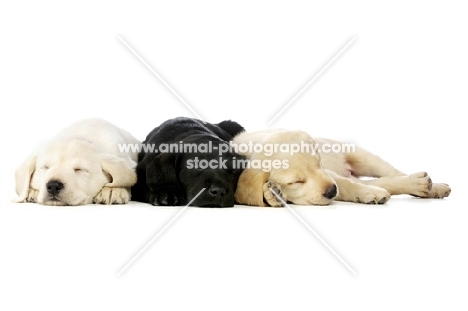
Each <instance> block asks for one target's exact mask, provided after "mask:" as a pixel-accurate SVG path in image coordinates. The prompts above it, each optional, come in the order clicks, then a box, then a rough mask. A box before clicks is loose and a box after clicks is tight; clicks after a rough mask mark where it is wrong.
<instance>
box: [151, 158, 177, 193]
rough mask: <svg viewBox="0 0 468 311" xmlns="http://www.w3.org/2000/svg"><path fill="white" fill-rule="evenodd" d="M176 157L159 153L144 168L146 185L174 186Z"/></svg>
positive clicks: (175, 180) (175, 181)
mask: <svg viewBox="0 0 468 311" xmlns="http://www.w3.org/2000/svg"><path fill="white" fill-rule="evenodd" d="M177 160H178V156H177V155H176V154H174V153H161V154H159V155H158V156H156V157H154V158H153V159H152V160H151V162H149V163H148V165H147V166H146V184H147V185H152V184H153V185H155V184H176V183H178V182H179V179H178V178H177Z"/></svg>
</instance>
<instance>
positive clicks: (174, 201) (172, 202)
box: [149, 190, 186, 206]
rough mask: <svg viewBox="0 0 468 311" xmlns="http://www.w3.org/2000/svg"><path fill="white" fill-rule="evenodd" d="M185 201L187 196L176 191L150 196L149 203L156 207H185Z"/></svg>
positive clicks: (161, 192)
mask: <svg viewBox="0 0 468 311" xmlns="http://www.w3.org/2000/svg"><path fill="white" fill-rule="evenodd" d="M185 201H186V199H185V196H184V195H183V194H182V193H180V192H179V191H174V190H160V191H157V192H155V193H151V194H150V196H149V202H150V203H151V204H153V205H156V206H180V205H184V204H185Z"/></svg>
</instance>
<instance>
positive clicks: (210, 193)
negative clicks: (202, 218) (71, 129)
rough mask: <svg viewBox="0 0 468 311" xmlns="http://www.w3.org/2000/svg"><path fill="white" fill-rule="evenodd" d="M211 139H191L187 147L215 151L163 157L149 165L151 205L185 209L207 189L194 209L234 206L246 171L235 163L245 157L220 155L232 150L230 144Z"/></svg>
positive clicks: (170, 154)
mask: <svg viewBox="0 0 468 311" xmlns="http://www.w3.org/2000/svg"><path fill="white" fill-rule="evenodd" d="M194 136H195V135H194ZM208 138H210V139H206V137H191V138H190V139H186V140H185V141H184V143H186V144H189V143H196V144H197V145H198V146H200V145H201V144H206V145H208V144H209V143H210V144H211V146H212V148H211V151H209V150H207V152H182V153H162V154H159V155H158V156H157V157H155V158H154V159H153V160H152V161H151V162H150V163H148V165H147V168H146V183H147V187H148V189H149V191H150V192H151V194H150V195H149V196H148V197H149V201H150V202H151V203H153V201H155V202H154V203H153V204H162V205H185V204H187V203H189V202H190V201H191V200H192V199H193V198H195V196H197V194H199V192H200V191H201V190H202V189H203V188H205V190H204V191H203V192H202V193H201V194H200V195H199V196H197V198H196V199H195V200H194V201H193V202H192V203H191V206H199V207H232V206H234V193H235V188H236V185H237V181H238V179H239V175H240V173H241V171H242V170H241V169H238V168H235V166H234V164H233V163H234V161H235V159H236V158H240V159H242V158H243V157H242V156H240V155H238V154H236V153H232V152H230V151H227V152H222V153H220V152H219V148H220V146H221V145H223V146H224V147H225V148H226V149H228V147H229V145H228V143H226V142H223V141H220V140H219V139H215V138H213V137H208Z"/></svg>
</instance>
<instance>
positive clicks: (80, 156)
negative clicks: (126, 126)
mask: <svg viewBox="0 0 468 311" xmlns="http://www.w3.org/2000/svg"><path fill="white" fill-rule="evenodd" d="M138 143H139V141H138V140H137V139H136V138H134V137H133V136H132V135H131V134H130V133H128V132H127V131H125V130H123V129H120V128H118V127H117V126H115V125H113V124H111V123H109V122H107V121H104V120H101V119H85V120H81V121H78V122H76V123H74V124H73V125H71V126H69V127H67V128H65V129H63V130H62V131H60V132H59V133H58V134H57V135H56V136H54V137H53V138H52V139H50V140H48V141H46V142H45V143H43V144H41V145H40V146H39V147H38V148H36V150H35V151H34V152H33V153H32V154H31V155H30V156H29V157H28V158H27V159H26V161H24V163H23V164H22V165H21V166H20V167H19V168H18V169H17V170H16V173H15V179H16V192H17V194H18V198H17V199H16V200H15V202H37V203H41V204H45V205H82V204H89V203H103V204H114V203H116V204H122V203H127V202H128V201H129V200H130V187H131V186H132V185H134V184H135V183H136V173H135V167H136V162H137V157H138V155H137V153H125V152H120V150H119V144H138Z"/></svg>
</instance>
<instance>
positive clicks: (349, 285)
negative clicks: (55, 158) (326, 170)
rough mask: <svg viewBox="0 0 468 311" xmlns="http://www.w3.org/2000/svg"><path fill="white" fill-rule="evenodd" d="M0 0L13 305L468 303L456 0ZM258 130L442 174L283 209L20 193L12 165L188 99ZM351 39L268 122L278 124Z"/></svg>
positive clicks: (144, 127)
mask: <svg viewBox="0 0 468 311" xmlns="http://www.w3.org/2000/svg"><path fill="white" fill-rule="evenodd" d="M10 3H14V4H6V3H5V2H2V4H1V5H0V34H1V36H0V40H1V41H0V47H1V49H0V56H1V57H0V87H1V91H0V103H1V105H2V109H3V113H2V114H1V116H0V118H1V126H2V129H1V135H2V136H1V137H2V152H1V154H2V155H1V157H2V158H1V163H3V165H2V166H1V167H0V170H1V186H2V188H1V189H2V192H1V198H0V200H1V201H0V202H1V203H0V204H1V206H0V249H1V255H0V296H1V298H0V309H2V310H38V309H44V310H46V309H47V310H192V309H203V310H277V309H278V310H313V309H314V310H353V309H356V310H422V309H429V308H432V309H438V310H466V308H467V307H468V302H467V299H466V292H467V289H468V288H467V287H468V285H467V284H468V253H467V251H466V248H467V237H468V226H467V225H466V218H467V216H468V212H467V207H466V203H465V200H463V199H464V198H463V196H464V194H465V192H466V189H464V188H463V187H464V186H465V185H466V182H465V178H466V173H467V169H466V167H467V165H466V163H465V162H466V154H465V151H464V150H465V149H464V148H463V146H464V145H465V135H466V134H465V133H466V130H467V126H466V113H464V112H462V110H461V109H462V107H463V106H466V104H467V91H466V90H467V82H468V81H467V80H468V78H467V77H468V76H467V71H468V58H467V57H466V55H468V43H467V40H468V37H467V33H466V29H468V20H467V19H466V9H465V7H464V6H463V5H462V4H463V1H444V2H438V3H437V2H431V3H428V2H427V1H391V2H388V3H387V4H380V3H379V4H377V2H376V1H358V2H354V1H353V2H351V1H327V2H326V4H319V3H316V2H313V1H283V2H279V1H235V2H234V1H233V2H222V3H221V2H220V1H154V2H152V3H151V4H150V3H147V2H141V1H128V2H123V1H109V2H98V1H81V2H79V3H76V4H73V5H70V4H64V2H63V1H62V2H59V1H57V2H43V1H41V2H35V1H29V2H27V1H15V2H13V1H10ZM119 36H121V37H122V38H123V39H125V40H126V41H127V42H128V43H129V44H130V45H131V46H132V47H133V48H134V49H135V50H136V51H137V52H138V53H139V54H140V55H141V56H142V57H143V58H144V59H145V60H146V61H147V62H148V63H149V64H150V65H151V66H152V67H153V68H154V70H156V72H158V73H159V74H160V75H161V76H162V77H163V78H164V79H165V80H166V81H167V82H168V83H169V84H170V85H171V86H172V87H173V88H174V89H175V90H176V91H177V93H178V94H180V96H182V98H184V99H185V100H186V101H187V102H188V103H189V104H190V105H191V106H192V107H193V108H194V109H195V110H196V111H197V112H198V113H199V114H200V116H201V117H203V118H204V119H205V120H206V121H209V122H219V121H222V120H225V119H232V120H235V121H238V122H239V123H241V124H242V125H243V126H244V127H245V128H246V129H247V130H257V129H264V128H268V127H283V128H289V129H303V130H306V131H308V132H309V133H311V134H312V135H314V136H324V137H330V138H335V139H341V140H346V141H350V142H354V143H357V144H359V145H361V146H363V147H365V148H367V149H369V150H371V151H373V152H375V153H377V154H379V155H380V156H381V157H383V158H384V159H386V160H388V161H389V162H391V163H393V164H394V165H395V166H397V167H398V168H400V169H401V170H404V171H407V172H408V173H412V172H417V171H421V170H426V171H428V172H429V173H430V175H431V177H432V179H433V181H441V182H446V183H449V184H450V185H451V187H452V194H451V196H450V197H449V198H447V199H444V200H420V199H414V198H412V197H409V196H401V197H393V198H392V199H391V200H390V201H389V202H388V203H387V204H385V205H383V206H365V205H358V204H349V203H333V204H332V205H330V206H328V207H297V208H296V211H297V213H298V214H299V215H300V216H301V217H303V218H304V220H305V221H306V222H307V223H308V224H309V225H310V226H312V227H313V228H315V230H316V231H317V233H319V234H320V235H321V236H322V237H323V238H324V239H325V240H326V241H328V243H329V244H330V245H331V247H333V248H334V249H335V250H336V251H337V252H338V253H339V254H340V255H341V256H342V257H343V259H344V260H346V261H347V262H348V263H349V265H350V266H351V267H353V269H355V270H356V272H357V276H354V275H353V274H352V273H350V271H348V270H347V269H346V267H345V266H343V265H342V264H341V263H340V262H339V261H338V260H337V259H336V258H335V257H334V256H333V255H332V254H331V253H330V252H329V251H328V250H327V249H326V248H324V247H323V245H322V244H320V242H318V240H317V239H316V238H315V237H314V236H313V235H312V234H311V233H310V232H309V231H308V230H307V229H306V228H305V227H304V226H303V225H302V224H301V223H300V222H299V221H298V220H297V219H296V218H295V217H294V216H293V215H292V214H291V213H290V212H289V211H288V210H287V209H272V208H265V209H262V208H248V207H243V206H237V207H235V208H233V209H197V208H189V209H187V210H186V211H185V212H184V213H183V214H182V215H181V216H180V218H178V219H177V221H176V222H174V223H173V224H172V226H171V227H170V228H169V229H168V230H167V231H165V232H164V233H163V234H162V235H161V236H160V237H159V238H158V239H157V240H156V241H155V243H154V244H152V245H151V246H150V247H149V248H148V249H147V250H146V252H145V253H143V254H142V255H141V256H140V257H139V258H138V260H136V261H135V262H134V264H133V265H132V266H130V268H129V269H128V270H126V271H125V272H124V273H123V274H122V275H121V276H117V273H118V272H119V270H120V269H121V268H123V266H124V265H125V264H126V263H127V262H128V261H129V260H130V259H131V258H132V257H133V255H135V254H136V253H137V252H138V251H139V250H140V249H141V248H142V247H143V246H144V245H145V244H146V243H147V242H149V241H150V239H151V238H152V237H153V236H154V235H155V234H156V233H157V232H158V231H159V230H161V229H162V228H163V227H164V226H165V225H166V224H167V223H168V222H169V221H170V219H171V218H172V217H173V216H174V215H175V214H176V213H177V212H178V211H180V208H157V207H152V206H150V205H146V204H137V203H132V204H130V205H126V206H110V207H107V206H92V205H89V206H82V207H65V208H63V207H60V208H59V207H44V206H40V205H35V204H12V203H10V200H11V199H13V198H14V197H15V193H14V180H13V172H14V170H15V168H16V167H17V166H18V165H19V164H20V162H21V161H22V160H23V159H24V158H25V157H26V155H27V154H28V153H29V152H30V151H31V149H32V148H33V146H35V145H36V144H37V143H38V142H40V141H41V140H42V139H45V138H47V137H49V136H51V135H53V134H54V133H55V132H57V131H58V130H59V129H61V128H62V127H64V126H66V125H68V124H70V123H71V122H73V121H75V120H78V119H81V118H83V117H102V118H105V119H107V120H109V121H111V122H113V123H115V124H117V125H119V126H121V127H123V128H125V129H127V130H129V131H130V132H132V133H133V134H134V135H135V136H136V137H138V138H139V139H144V137H145V135H146V134H147V133H148V132H149V131H150V130H151V129H153V128H154V127H155V126H157V125H159V124H160V123H161V122H163V121H165V120H167V119H169V118H172V117H176V116H189V117H192V116H193V114H191V113H190V111H189V110H188V109H186V107H184V105H183V104H182V103H181V102H180V101H179V100H178V99H177V98H176V97H175V96H174V95H173V94H172V93H171V92H170V91H169V90H168V89H167V88H166V87H165V86H164V85H163V84H162V83H161V82H160V81H159V80H157V79H156V78H155V77H154V76H153V75H152V74H151V72H150V71H149V70H148V69H147V68H145V67H144V65H142V63H141V62H140V61H139V60H138V59H137V58H136V57H135V56H134V55H133V54H132V53H131V52H130V51H129V50H128V49H127V48H126V47H125V46H124V45H123V44H122V42H120V41H119V39H118V37H119ZM353 37H356V40H355V42H354V43H353V44H352V45H351V46H350V47H349V48H348V49H347V50H346V51H345V52H344V53H343V54H342V55H341V56H340V57H339V58H338V59H337V60H336V61H335V62H334V63H333V64H332V65H331V66H330V67H329V68H328V69H327V70H326V71H325V72H324V73H323V74H322V75H321V76H320V77H319V78H318V79H317V80H316V81H315V82H314V83H313V84H312V85H311V86H310V88H309V89H307V91H306V92H304V93H303V94H302V95H301V96H300V97H299V98H298V99H297V100H296V101H295V102H294V103H293V104H292V105H291V106H290V107H289V109H287V110H286V112H285V113H284V114H282V115H281V116H280V117H279V118H278V119H277V120H276V121H275V122H274V123H273V124H272V125H268V124H267V123H268V121H269V120H271V118H273V116H274V115H275V114H276V113H277V112H278V111H279V110H280V109H281V108H282V107H283V106H284V105H285V104H286V103H287V102H288V101H289V100H290V99H291V98H292V97H293V96H294V95H295V94H297V92H299V90H300V89H301V88H302V87H303V86H304V85H306V84H307V82H309V81H310V80H311V79H312V78H313V77H314V75H315V74H316V73H318V72H319V71H320V70H321V69H322V68H323V66H325V65H326V64H327V62H328V61H330V60H331V59H332V58H333V56H334V55H336V53H338V51H339V50H340V49H341V48H342V47H343V46H345V44H346V43H348V42H349V41H350V40H351V39H352V38H353Z"/></svg>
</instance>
